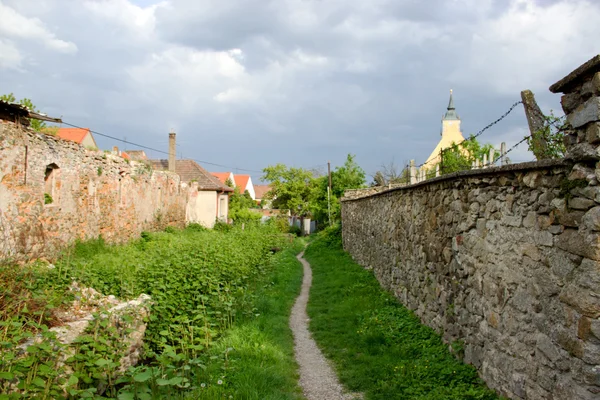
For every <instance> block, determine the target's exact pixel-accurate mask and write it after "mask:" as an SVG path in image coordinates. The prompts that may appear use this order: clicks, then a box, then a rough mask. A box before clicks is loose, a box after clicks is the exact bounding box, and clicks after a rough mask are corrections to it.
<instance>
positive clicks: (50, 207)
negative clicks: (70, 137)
mask: <svg viewBox="0 0 600 400" xmlns="http://www.w3.org/2000/svg"><path fill="white" fill-rule="evenodd" d="M192 190H193V188H189V187H187V186H186V185H180V182H179V176H178V175H176V174H173V173H169V172H156V171H152V170H151V169H150V168H148V167H147V166H146V165H145V164H142V163H136V162H133V161H132V162H130V163H129V162H127V161H126V160H124V159H123V158H121V157H118V156H116V155H113V154H111V153H103V152H99V151H89V150H86V149H85V148H83V147H82V146H80V145H78V144H76V143H74V142H69V141H65V140H62V139H59V138H57V137H54V136H51V135H45V134H41V133H36V132H33V131H32V130H30V129H28V128H21V127H18V126H16V125H15V124H14V123H12V122H6V121H4V122H0V260H6V259H16V260H21V259H31V258H36V257H40V256H45V257H52V256H54V255H56V252H57V250H59V249H60V248H62V247H64V246H65V245H67V244H69V243H72V242H73V241H74V240H76V239H91V238H97V237H98V236H100V235H102V237H103V238H104V239H106V240H107V241H109V242H123V241H126V240H129V239H131V238H134V237H139V234H140V233H141V232H142V231H143V230H156V229H162V228H164V227H165V226H167V225H176V226H183V225H184V224H185V220H186V219H185V217H186V204H187V201H188V197H189V193H190V191H192ZM196 190H197V188H196Z"/></svg>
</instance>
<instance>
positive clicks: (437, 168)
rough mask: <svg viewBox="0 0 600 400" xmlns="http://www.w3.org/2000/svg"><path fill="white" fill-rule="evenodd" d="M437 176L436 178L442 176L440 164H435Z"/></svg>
mask: <svg viewBox="0 0 600 400" xmlns="http://www.w3.org/2000/svg"><path fill="white" fill-rule="evenodd" d="M435 176H436V178H437V177H438V176H440V164H436V165H435Z"/></svg>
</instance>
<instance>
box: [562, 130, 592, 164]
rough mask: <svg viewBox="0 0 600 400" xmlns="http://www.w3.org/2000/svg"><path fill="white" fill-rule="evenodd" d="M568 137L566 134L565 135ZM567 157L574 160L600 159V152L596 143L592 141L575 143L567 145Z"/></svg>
mask: <svg viewBox="0 0 600 400" xmlns="http://www.w3.org/2000/svg"><path fill="white" fill-rule="evenodd" d="M565 137H566V136H565ZM566 158H568V159H572V160H581V161H585V160H590V161H591V160H598V159H599V158H600V154H599V153H598V148H597V147H596V145H593V144H590V143H585V142H584V143H573V144H571V145H568V146H567V154H566Z"/></svg>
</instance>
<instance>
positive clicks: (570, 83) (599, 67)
mask: <svg viewBox="0 0 600 400" xmlns="http://www.w3.org/2000/svg"><path fill="white" fill-rule="evenodd" d="M598 71H600V54H598V55H596V56H594V57H592V58H591V59H589V60H588V61H586V62H585V63H583V64H582V65H580V66H579V67H577V69H575V70H574V71H573V72H571V73H570V74H569V75H567V76H565V77H564V78H562V79H561V80H559V81H558V82H556V83H555V84H553V85H552V86H550V91H551V92H552V93H565V94H566V93H571V92H572V91H573V90H575V89H577V87H578V85H579V84H581V83H582V82H583V81H584V80H586V79H587V78H589V77H590V76H592V75H594V74H595V73H596V72H598Z"/></svg>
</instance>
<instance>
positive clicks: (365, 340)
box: [306, 228, 497, 400]
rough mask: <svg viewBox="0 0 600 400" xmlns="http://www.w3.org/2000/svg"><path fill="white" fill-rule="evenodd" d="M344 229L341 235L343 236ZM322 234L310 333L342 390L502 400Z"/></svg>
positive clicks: (313, 252) (314, 249)
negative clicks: (344, 388) (344, 387)
mask: <svg viewBox="0 0 600 400" xmlns="http://www.w3.org/2000/svg"><path fill="white" fill-rule="evenodd" d="M337 229H339V228H337ZM329 235H331V236H332V237H335V236H336V235H334V233H333V228H332V232H327V233H325V232H324V233H322V236H319V237H318V238H317V239H316V240H315V241H313V242H312V243H311V245H310V246H309V247H308V249H307V250H306V258H307V259H308V261H309V262H310V263H311V266H312V269H313V284H312V288H311V293H310V294H311V297H310V300H309V304H308V315H309V317H310V330H311V332H312V334H313V337H314V338H315V340H316V341H317V343H318V345H319V347H320V348H321V349H322V350H323V352H324V353H325V355H326V356H327V357H328V358H329V359H331V360H332V361H333V363H334V365H335V367H336V369H337V372H338V376H339V377H340V380H341V381H342V383H343V384H344V385H345V386H346V387H347V388H348V389H349V390H351V391H355V392H362V393H364V394H365V398H368V399H381V400H384V399H386V400H387V399H411V400H412V399H423V400H424V399H428V400H433V399H436V400H437V399H456V400H458V399H461V400H463V399H488V400H492V399H497V396H496V395H495V394H494V393H493V392H492V391H491V390H489V389H487V388H486V387H485V386H484V385H483V383H482V382H481V380H480V379H479V378H478V376H477V372H476V370H475V369H474V368H473V367H472V366H470V365H465V364H463V363H462V362H460V361H459V360H457V359H456V358H455V357H453V356H452V355H451V354H450V353H449V351H448V346H447V345H446V344H444V343H443V342H442V340H441V338H440V336H439V335H437V334H436V333H435V332H434V331H433V330H432V329H430V328H428V327H426V326H423V325H421V324H420V321H419V319H418V318H417V317H416V316H415V315H414V314H413V313H412V312H411V311H409V310H407V309H406V308H405V307H403V306H402V305H401V304H399V303H398V302H397V300H396V299H395V298H394V297H393V296H392V295H391V294H389V293H387V292H384V291H382V289H381V287H380V285H379V283H378V282H377V280H376V279H375V277H374V276H373V274H372V272H370V271H367V270H365V269H364V268H362V267H361V266H359V265H357V264H356V263H354V262H353V261H352V259H351V258H350V256H349V255H348V254H347V253H345V252H343V250H341V248H339V246H335V245H333V246H332V245H331V244H328V243H327V242H326V239H325V238H326V237H327V236H329Z"/></svg>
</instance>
